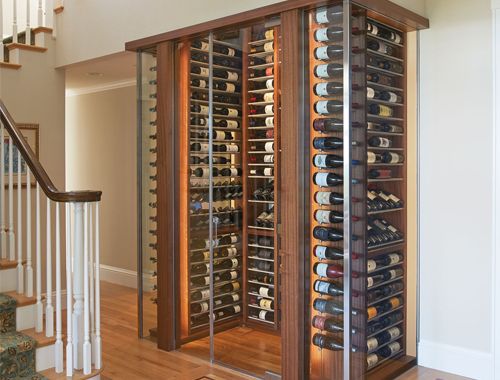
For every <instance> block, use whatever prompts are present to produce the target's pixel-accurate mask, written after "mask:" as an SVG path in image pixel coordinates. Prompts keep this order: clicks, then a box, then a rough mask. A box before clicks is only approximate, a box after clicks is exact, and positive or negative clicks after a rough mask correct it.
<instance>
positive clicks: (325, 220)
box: [314, 210, 344, 224]
mask: <svg viewBox="0 0 500 380" xmlns="http://www.w3.org/2000/svg"><path fill="white" fill-rule="evenodd" d="M314 220H316V221H317V222H318V223H320V224H336V223H343V222H344V215H343V214H342V213H341V212H338V211H333V210H316V211H315V212H314Z"/></svg>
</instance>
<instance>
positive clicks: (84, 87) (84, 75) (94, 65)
mask: <svg viewBox="0 0 500 380" xmlns="http://www.w3.org/2000/svg"><path fill="white" fill-rule="evenodd" d="M135 78H136V54H135V53H131V52H122V53H118V54H113V55H110V56H107V57H103V58H98V59H95V60H92V61H87V62H84V63H81V64H77V65H74V66H70V67H67V68H66V92H67V94H69V95H70V94H79V93H88V92H94V91H99V89H105V88H107V87H110V88H112V87H114V86H120V85H123V84H125V83H127V82H130V83H132V82H133V81H135Z"/></svg>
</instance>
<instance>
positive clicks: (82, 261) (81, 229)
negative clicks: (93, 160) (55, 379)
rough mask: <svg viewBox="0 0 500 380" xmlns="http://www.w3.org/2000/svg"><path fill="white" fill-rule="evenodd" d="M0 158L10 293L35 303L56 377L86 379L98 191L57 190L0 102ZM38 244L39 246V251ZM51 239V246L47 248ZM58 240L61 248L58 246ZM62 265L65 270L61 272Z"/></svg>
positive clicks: (95, 352)
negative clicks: (12, 266)
mask: <svg viewBox="0 0 500 380" xmlns="http://www.w3.org/2000/svg"><path fill="white" fill-rule="evenodd" d="M0 156H1V157H0V253H1V258H2V259H4V260H9V261H15V262H17V293H19V294H23V295H25V296H26V297H33V296H35V297H36V306H35V309H36V315H35V317H34V318H35V321H34V325H35V330H36V331H37V332H44V333H45V335H46V336H47V337H54V336H55V339H56V341H55V370H56V372H57V373H62V372H63V371H64V369H66V375H67V376H72V375H73V373H74V370H75V369H76V370H83V374H84V375H88V374H90V373H91V372H92V371H93V370H94V369H97V370H98V369H101V367H102V352H101V351H102V350H101V330H100V326H101V324H100V318H101V316H100V281H99V267H100V266H99V257H100V252H99V249H100V247H99V237H100V236H99V205H100V200H101V192H100V191H67V192H62V191H59V190H58V189H57V188H56V187H55V186H54V184H53V183H52V181H51V180H50V178H49V176H48V175H47V173H46V171H45V170H44V168H43V167H42V165H41V163H40V161H39V160H38V159H37V157H36V156H35V154H34V153H33V150H32V149H31V147H30V145H29V144H28V142H27V141H26V140H25V138H24V137H23V135H22V133H21V131H20V130H19V128H18V127H17V126H16V123H15V122H14V120H13V118H12V117H11V115H10V114H9V112H8V110H7V108H6V107H5V105H4V104H3V102H2V101H0ZM23 178H24V180H23ZM32 178H33V180H34V181H35V184H34V186H32ZM24 182H25V183H24ZM14 184H16V185H17V189H16V190H17V202H16V203H17V206H16V209H17V210H16V211H17V213H15V212H14V208H15V207H14V206H15V203H14V196H15V194H14ZM5 191H7V198H6V196H5V195H6V194H5ZM32 192H34V203H35V213H34V214H35V218H34V220H33V219H32V210H31V208H32V203H33V201H32V198H33V197H32V196H33V194H32ZM42 192H43V195H42V194H41V193H42ZM41 196H44V197H45V198H46V202H45V203H46V206H45V207H43V206H42V203H43V202H42V199H41ZM6 203H7V204H6ZM61 208H62V209H63V210H61ZM43 212H45V225H43V217H42V213H43ZM61 212H64V222H63V224H64V228H62V226H61ZM14 218H16V219H17V228H14V226H15V223H14V222H15V220H14ZM32 223H33V225H34V232H33V231H32ZM23 226H25V228H23ZM32 235H33V236H32ZM61 236H62V237H63V239H64V240H62V239H61ZM33 238H34V239H33ZM33 240H34V242H35V244H34V251H35V260H34V261H33V258H32V248H33V247H32V245H33ZM43 240H45V245H42V242H43ZM53 240H55V244H52V242H53ZM61 242H64V247H62V246H61ZM44 248H45V249H44ZM63 250H64V251H63ZM63 260H64V261H65V269H63V267H62V265H63ZM43 268H45V272H43ZM53 271H54V272H55V278H54V275H53ZM63 280H65V284H66V285H65V286H66V310H67V316H66V318H67V323H66V331H65V333H66V341H67V343H66V365H64V360H63V358H64V355H63V351H64V343H63V327H62V325H63V323H62V321H63V320H62V318H63V314H62V310H63V304H62V303H63V298H62V297H63ZM54 286H55V292H53V287H54ZM54 300H55V305H54ZM44 303H45V304H44ZM54 317H55V318H54ZM44 322H45V323H44Z"/></svg>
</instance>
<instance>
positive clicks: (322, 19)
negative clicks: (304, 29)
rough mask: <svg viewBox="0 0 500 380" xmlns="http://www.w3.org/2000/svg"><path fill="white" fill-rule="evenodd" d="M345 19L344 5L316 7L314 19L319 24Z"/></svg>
mask: <svg viewBox="0 0 500 380" xmlns="http://www.w3.org/2000/svg"><path fill="white" fill-rule="evenodd" d="M342 20H343V8H342V5H337V6H333V7H330V8H327V7H321V8H318V9H316V13H315V15H314V21H316V23H317V24H339V23H342Z"/></svg>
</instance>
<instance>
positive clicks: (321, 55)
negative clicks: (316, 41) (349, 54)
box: [315, 46, 330, 61]
mask: <svg viewBox="0 0 500 380" xmlns="http://www.w3.org/2000/svg"><path fill="white" fill-rule="evenodd" d="M315 53H316V54H315V55H316V59H320V60H325V61H326V60H327V59H330V57H329V56H328V46H321V47H319V48H316V50H315Z"/></svg>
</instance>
